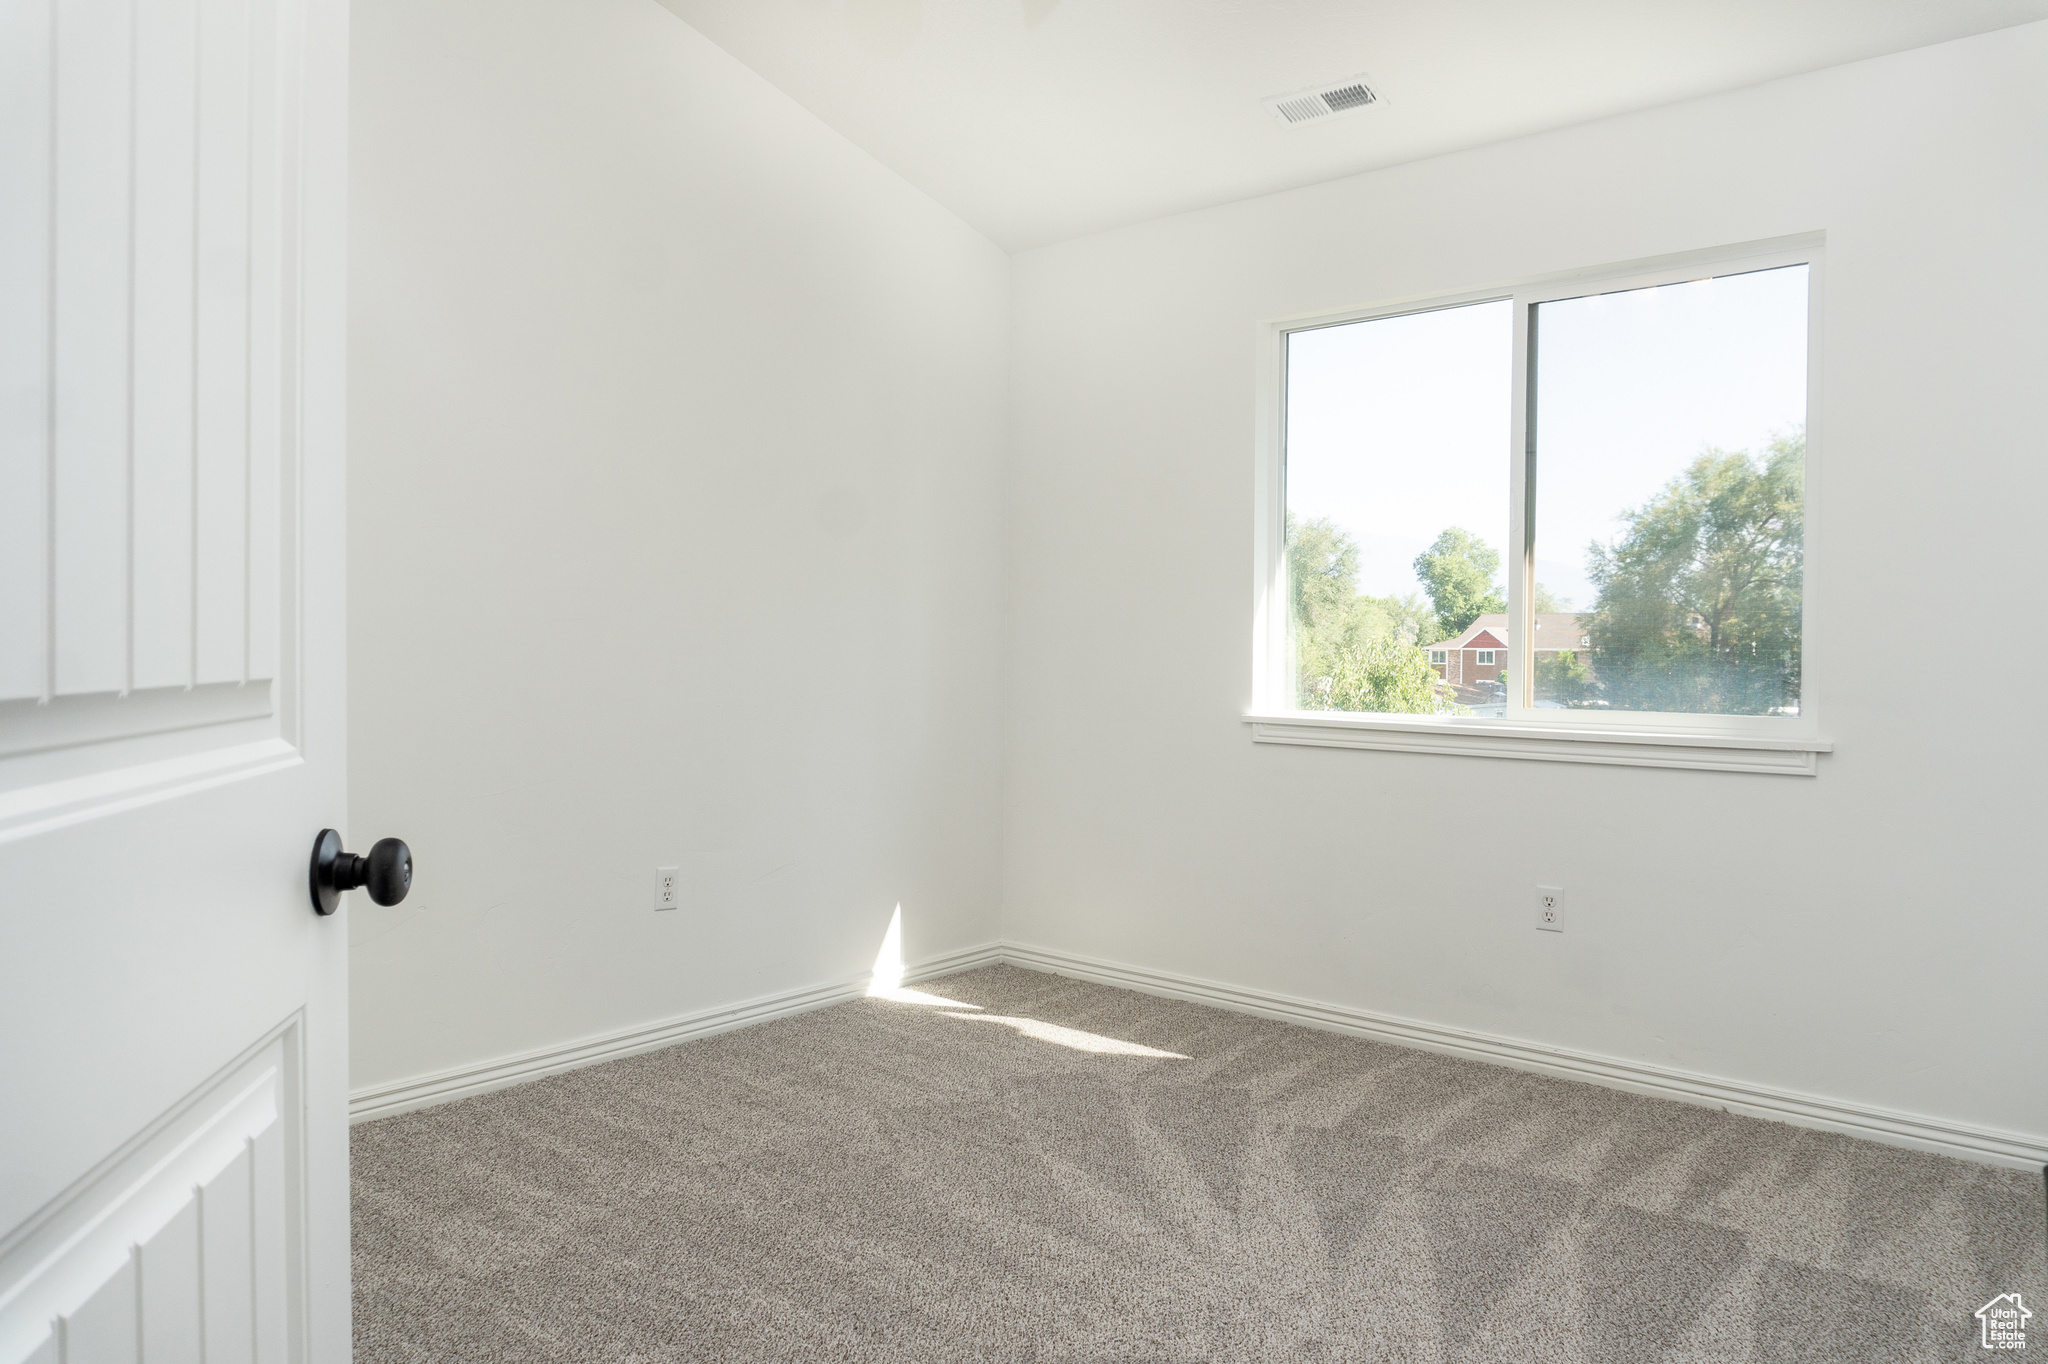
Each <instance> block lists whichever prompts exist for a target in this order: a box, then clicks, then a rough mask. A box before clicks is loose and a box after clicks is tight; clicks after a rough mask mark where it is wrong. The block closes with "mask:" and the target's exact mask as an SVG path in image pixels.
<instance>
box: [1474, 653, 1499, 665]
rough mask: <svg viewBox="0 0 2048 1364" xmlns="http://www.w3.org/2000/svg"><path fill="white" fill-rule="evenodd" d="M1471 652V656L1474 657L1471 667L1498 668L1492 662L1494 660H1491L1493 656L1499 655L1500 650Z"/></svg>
mask: <svg viewBox="0 0 2048 1364" xmlns="http://www.w3.org/2000/svg"><path fill="white" fill-rule="evenodd" d="M1472 652H1473V654H1474V655H1475V657H1474V658H1473V660H1472V666H1473V667H1475V668H1493V667H1498V666H1499V665H1498V664H1497V663H1495V662H1494V658H1493V656H1494V655H1495V654H1497V653H1499V652H1500V650H1498V649H1474V650H1473V651H1472Z"/></svg>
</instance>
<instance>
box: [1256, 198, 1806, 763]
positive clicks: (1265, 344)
mask: <svg viewBox="0 0 2048 1364" xmlns="http://www.w3.org/2000/svg"><path fill="white" fill-rule="evenodd" d="M1825 247H1826V239H1825V234H1823V233H1810V234H1805V235H1801V236H1797V237H1785V238H1778V239H1774V240H1771V241H1764V242H1750V243H1745V244H1741V245H1736V246H1728V247H1718V248H1712V249H1708V250H1700V251H1688V252H1682V253H1677V254H1674V255H1668V256H1660V257H1655V258H1650V259H1645V260H1637V261H1629V262H1623V263H1620V264H1614V265H1603V266H1594V267H1588V268H1585V269H1578V270H1571V271H1566V272H1562V273H1556V274H1549V275H1543V276H1538V277H1534V278H1530V279H1526V280H1522V281H1519V282H1516V283H1512V284H1506V285H1501V286H1498V287H1495V288H1490V289H1472V290H1466V291H1463V292H1459V293H1444V294H1427V295H1416V296H1413V297H1408V298H1401V299H1394V300H1389V301H1386V302H1382V303H1378V304H1374V305H1371V306H1368V307H1363V308H1351V309H1346V310H1344V311H1341V312H1325V313H1317V314H1309V315H1304V316H1298V317H1289V318H1278V319H1271V320H1267V321H1263V322H1261V323H1259V324H1258V328H1257V336H1258V347H1259V349H1258V355H1259V374H1258V389H1257V399H1258V446H1257V451H1256V455H1257V459H1256V463H1257V488H1256V496H1255V499H1254V512H1255V517H1256V523H1255V526H1254V534H1253V552H1254V571H1255V575H1256V576H1255V580H1254V586H1255V598H1254V600H1255V610H1254V619H1253V650H1252V652H1253V679H1252V704H1251V708H1250V709H1249V711H1248V712H1247V713H1246V714H1245V716H1244V719H1245V721H1246V722H1247V723H1248V724H1250V725H1251V726H1252V730H1253V734H1252V737H1253V738H1254V739H1255V740H1257V741H1260V742H1273V743H1302V744H1314V745H1319V746H1326V747H1350V748H1381V749H1389V748H1390V749H1402V750H1411V751H1425V752H1450V753H1467V752H1469V753H1474V754H1482V755H1486V756H1496V757H1528V758H1537V759H1542V760H1548V761H1565V762H1598V763H1621V764H1624V765H1640V766H1673V767H1692V768H1700V767H1705V768H1717V769H1725V770H1737V771H1767V772H1790V773H1794V774H1797V775H1813V774H1814V773H1815V771H1817V768H1818V759H1817V755H1818V754H1820V753H1825V752H1829V751H1832V749H1833V744H1832V742H1830V741H1829V740H1828V739H1826V738H1825V737H1823V731H1822V730H1821V727H1820V723H1821V716H1820V680H1821V673H1822V668H1821V663H1822V659H1821V650H1820V649H1819V648H1817V647H1816V645H1817V643H1818V642H1819V639H1820V636H1818V635H1817V632H1816V631H1815V630H1814V628H1813V623H1814V621H1815V620H1817V619H1818V618H1819V616H1818V613H1817V610H1816V595H1817V591H1816V589H1817V585H1818V583H1819V582H1820V581H1821V574H1820V573H1819V572H1818V571H1817V570H1818V568H1819V566H1820V564H1821V547H1822V545H1821V542H1822V537H1821V497H1820V491H1821V469H1822V455H1823V435H1824V433H1823V430H1822V415H1823V411H1824V405H1823V402H1822V392H1821V375H1822V363H1821V360H1822V343H1823V326H1822V323H1823V316H1822V301H1823V298H1824V296H1825V289H1824V287H1823V281H1824V278H1825V271H1826V264H1825ZM1793 265H1804V266H1806V267H1807V346H1806V462H1805V492H1804V508H1805V531H1804V542H1803V546H1802V556H1803V559H1804V569H1805V571H1804V579H1803V584H1802V592H1801V645H1800V651H1801V676H1800V713H1799V714H1798V715H1797V716H1765V715H1686V714H1676V713H1670V712H1658V711H1574V710H1553V709H1548V708H1544V709H1538V708H1537V707H1536V705H1535V704H1534V699H1533V683H1534V667H1533V662H1534V657H1535V640H1534V634H1535V629H1534V625H1535V619H1534V612H1533V610H1532V605H1531V594H1530V587H1531V583H1532V569H1533V563H1532V549H1533V530H1534V526H1533V522H1534V517H1535V504H1534V502H1533V500H1532V499H1531V498H1530V496H1529V492H1530V484H1531V475H1532V473H1533V472H1534V466H1535V462H1536V458H1537V451H1536V449H1535V447H1534V443H1533V436H1534V430H1535V423H1534V421H1533V420H1532V418H1533V416H1534V412H1535V408H1534V404H1535V399H1536V385H1535V383H1534V382H1533V379H1534V364H1535V361H1536V360H1537V359H1540V348H1536V349H1535V353H1534V354H1533V355H1532V340H1533V339H1535V338H1532V335H1531V319H1532V317H1533V315H1534V309H1535V308H1536V307H1537V306H1538V305H1540V304H1543V303H1551V302H1557V301H1560V300H1564V299H1573V298H1583V297H1587V296H1590V295H1595V294H1604V293H1617V292H1623V291H1628V290H1635V289H1647V288H1655V287H1657V286H1659V285H1665V284H1680V283H1685V282H1687V281H1690V280H1698V279H1706V278H1711V277H1716V276H1723V275H1736V274H1746V273H1750V272H1752V271H1757V270H1771V269H1778V268H1782V267H1785V266H1793ZM1503 300H1507V301H1511V302H1512V303H1513V305H1514V319H1513V325H1514V352H1513V359H1512V361H1511V374H1512V394H1511V401H1510V412H1511V420H1510V428H1511V430H1510V432H1509V439H1508V448H1507V450H1506V451H1505V452H1504V454H1505V456H1506V458H1507V460H1508V471H1509V478H1508V484H1509V487H1508V526H1509V535H1508V545H1507V552H1506V553H1505V554H1504V555H1503V559H1504V563H1505V567H1506V569H1507V589H1508V624H1507V640H1506V643H1507V650H1506V653H1507V659H1506V660H1505V662H1504V663H1503V664H1501V665H1500V666H1505V667H1506V668H1508V670H1509V676H1510V678H1511V679H1513V680H1512V683H1511V689H1510V692H1509V695H1508V696H1507V698H1506V714H1505V715H1504V716H1426V715H1366V714H1354V713H1350V712H1335V711H1305V710H1298V709H1296V708H1295V707H1294V701H1295V697H1294V695H1293V690H1292V678H1291V677H1290V676H1289V675H1288V671H1289V667H1290V664H1291V657H1290V643H1289V636H1288V624H1289V621H1288V610H1287V603H1288V594H1287V547H1286V537H1285V526H1286V514H1287V490H1286V444H1287V431H1286V421H1287V404H1286V393H1287V338H1288V336H1289V335H1290V334H1292V333H1294V332H1298V331H1313V330H1317V329H1320V328H1323V327H1333V326H1343V325H1346V324H1348V323H1353V322H1365V321H1372V320H1376V319H1379V318H1387V317H1401V316H1406V315H1410V314H1414V313H1421V312H1434V311H1437V310H1439V309H1444V308H1455V307H1461V306H1465V305H1468V304H1475V303H1491V302H1500V301H1503ZM1578 647H1579V648H1584V647H1586V646H1585V645H1583V644H1581V645H1579V646H1578Z"/></svg>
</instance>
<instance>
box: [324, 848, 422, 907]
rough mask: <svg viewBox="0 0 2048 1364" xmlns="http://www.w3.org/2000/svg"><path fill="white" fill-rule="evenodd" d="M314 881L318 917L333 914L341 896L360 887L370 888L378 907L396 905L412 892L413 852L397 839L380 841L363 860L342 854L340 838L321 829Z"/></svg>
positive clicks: (372, 897)
mask: <svg viewBox="0 0 2048 1364" xmlns="http://www.w3.org/2000/svg"><path fill="white" fill-rule="evenodd" d="M311 879H312V891H313V912H314V913H315V914H332V913H334V911H335V909H336V908H337V907H338V906H339V905H340V904H341V893H342V892H343V891H345V890H354V889H355V888H356V887H358V886H367V887H368V888H369V891H370V898H371V899H372V900H375V901H376V902H377V903H378V904H380V905H395V904H397V903H398V902H399V901H400V900H403V899H404V898H405V893H406V892H407V891H408V890H411V889H412V849H411V848H408V847H406V846H405V844H404V843H402V842H400V841H399V840H398V839H395V838H380V839H378V840H377V841H376V842H375V843H372V844H371V845H370V855H369V856H368V857H363V856H360V855H358V854H356V853H346V852H343V851H342V850H341V835H340V834H338V833H336V832H335V831H334V830H332V829H322V830H321V831H320V837H318V838H316V839H314V840H313V867H312V871H311Z"/></svg>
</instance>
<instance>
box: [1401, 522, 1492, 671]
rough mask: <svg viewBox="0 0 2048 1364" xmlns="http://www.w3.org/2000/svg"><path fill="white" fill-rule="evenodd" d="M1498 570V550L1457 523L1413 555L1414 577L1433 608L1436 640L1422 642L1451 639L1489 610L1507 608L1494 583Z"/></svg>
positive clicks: (1429, 641)
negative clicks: (1426, 547)
mask: <svg viewBox="0 0 2048 1364" xmlns="http://www.w3.org/2000/svg"><path fill="white" fill-rule="evenodd" d="M1498 572H1500V553H1499V551H1497V550H1495V549H1494V548H1493V546H1491V545H1489V544H1487V543H1486V542H1485V541H1484V540H1482V539H1480V538H1479V537H1478V536H1476V535H1474V534H1473V533H1472V532H1471V531H1469V530H1461V529H1459V528H1458V527H1456V526H1452V527H1451V528H1450V529H1449V530H1446V531H1445V532H1444V533H1443V534H1441V535H1439V536H1437V537H1436V543H1434V544H1432V545H1431V546H1430V547H1429V548H1428V549H1425V550H1424V551H1422V553H1420V554H1418V555H1416V556H1415V576H1416V577H1417V578H1418V579H1419V580H1421V583H1422V585H1423V587H1424V589H1426V590H1427V591H1428V593H1429V600H1430V602H1431V604H1432V605H1434V606H1435V608H1436V636H1435V639H1433V640H1425V641H1424V643H1435V642H1436V641H1437V640H1445V639H1450V638H1452V637H1453V636H1456V635H1458V634H1460V633H1462V632H1463V631H1464V629H1465V627H1466V626H1468V625H1470V624H1471V623H1472V622H1473V621H1475V620H1478V619H1479V618H1480V617H1481V616H1483V615H1486V614H1487V613H1488V612H1491V611H1505V610H1507V609H1508V604H1507V599H1506V598H1504V597H1503V596H1501V594H1500V592H1499V590H1498V589H1496V588H1495V587H1494V585H1493V575H1494V574H1496V573H1498Z"/></svg>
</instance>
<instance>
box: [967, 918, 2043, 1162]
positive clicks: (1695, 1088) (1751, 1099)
mask: <svg viewBox="0 0 2048 1364" xmlns="http://www.w3.org/2000/svg"><path fill="white" fill-rule="evenodd" d="M1001 955H1002V959H1003V960H1004V961H1006V962H1008V963H1010V964H1011V965H1014V966H1022V967H1027V968H1029V969H1031V970H1035V971H1046V972H1050V973H1052V974H1054V975H1062V976H1072V977H1074V978H1075V979H1077V980H1091V981H1095V982H1098V983H1100V984H1103V985H1116V986H1121V987H1123V988H1124V989H1127V990H1142V991H1144V992H1146V993H1148V994H1155V995H1166V996H1168V997H1170V998H1174V999H1186V1000H1192V1001H1194V1002H1196V1003H1200V1004H1210V1005H1214V1006H1216V1007H1217V1008H1223V1009H1234V1010H1237V1011H1239V1012H1241V1013H1250V1014H1258V1015H1260V1016H1261V1017H1264V1018H1277V1019H1281V1020H1283V1021H1285V1022H1288V1023H1300V1024H1304V1025H1306V1026H1308V1027H1311V1028H1323V1029H1327V1030H1329V1031H1333V1032H1343V1033H1351V1034H1354V1035H1356V1036H1359V1037H1370V1038H1373V1039H1375V1040H1377V1041H1381V1042H1392V1043H1395V1044H1397V1045H1399V1046H1404V1047H1419V1048H1422V1049H1423V1050H1426V1051H1437V1052H1446V1053H1449V1054H1451V1055H1454V1056H1465V1057H1470V1058H1472V1059H1474V1060H1479V1061H1491V1062H1493V1063H1494V1064H1496V1065H1505V1066H1513V1067H1515V1068H1516V1069H1519V1070H1533V1071H1538V1072H1541V1073H1542V1074H1545V1075H1556V1076H1561V1077H1563V1078H1565V1079H1568V1080H1587V1081H1591V1082H1592V1083H1594V1084H1601V1085H1607V1086H1610V1087H1612V1088H1614V1089H1626V1090H1630V1091H1633V1092H1634V1093H1637V1094H1649V1095H1654V1096H1655V1097H1657V1098H1660V1099H1676V1100H1678V1101H1680V1102H1682V1103H1690V1104H1700V1105H1703V1106H1705V1107H1708V1108H1721V1109H1726V1110H1727V1111H1729V1112H1731V1113H1743V1114H1747V1115H1749V1116H1750V1117H1756V1118H1767V1119H1770V1120H1772V1121H1775V1122H1786V1123H1793V1124H1796V1125H1798V1126H1801V1127H1815V1128H1819V1129H1821V1130H1822V1131H1827V1132H1841V1133H1844V1134H1846V1135H1848V1136H1852V1137H1862V1138H1864V1139H1866V1140H1869V1141H1880V1142H1884V1143H1886V1144H1887V1145H1892V1146H1905V1147H1911V1148H1913V1149H1915V1150H1920V1151H1933V1152H1937V1153H1938V1154H1941V1155H1944V1156H1955V1157H1957V1158H1959V1159H1962V1160H1973V1161H1977V1162H1980V1163H1982V1164H1987V1165H2003V1166H2008V1167H2011V1168H2014V1169H2025V1170H2040V1169H2041V1168H2042V1167H2043V1166H2044V1165H2048V1138H2043V1137H2037V1136H2027V1135H2024V1134H2022V1133H2018V1132H2001V1131H1998V1130H1995V1129H1992V1128H1984V1127H1973V1126H1971V1125H1969V1124H1967V1123H1958V1122H1950V1121H1947V1120H1945V1119H1940V1118H1927V1117H1922V1116H1919V1115H1918V1114H1913V1113H1898V1112H1893V1111H1891V1110H1889V1109H1883V1108H1872V1107H1869V1106H1867V1105H1864V1104H1855V1103H1847V1102H1844V1101H1842V1100H1839V1099H1826V1098H1821V1097H1819V1096H1817V1095H1813V1094H1800V1093H1796V1092H1794V1091H1791V1090H1784V1089H1774V1088H1771V1087H1769V1086H1767V1085H1754V1084H1747V1083H1744V1082H1742V1081H1738V1080H1725V1079H1721V1078H1719V1077H1717V1076H1712V1075H1697V1074H1693V1073H1691V1072H1689V1071H1682V1070H1675V1069H1672V1068H1670V1067H1666V1066H1657V1065H1650V1064H1647V1063H1644V1062H1641V1061H1624V1060H1620V1059H1618V1058H1616V1057H1612V1056H1600V1055H1596V1054H1594V1053H1591V1052H1582V1051H1572V1050H1568V1049H1567V1048H1564V1047H1553V1046H1547V1045H1545V1044H1544V1043H1541V1042H1527V1041H1524V1040H1522V1039H1520V1038H1516V1037H1501V1036H1497V1035H1494V1034H1491V1033H1481V1032H1471V1031H1468V1030H1466V1029H1463V1028H1450V1027H1444V1026H1442V1025H1440V1024H1436V1023H1423V1022H1419V1021H1417V1020H1415V1019H1411V1018H1396V1017H1392V1016H1390V1015H1387V1014H1376V1013H1370V1012H1368V1011H1366V1010H1364V1009H1353V1008H1349V1007H1346V1006H1344V1005H1340V1004H1322V1003H1318V1002H1317V1001H1315V1000H1308V999H1296V998H1293V997H1291V996H1288V995H1277V994H1270V993H1268V992H1267V991H1264V990H1251V989H1246V988H1244V987H1243V986H1239V985H1225V984H1222V983H1221V982H1218V981H1212V980H1201V979H1198V978H1196V977H1193V976H1181V975H1175V974H1173V973H1171V972H1167V971H1154V970H1150V969H1148V968H1145V967H1139V966H1126V965H1123V964H1121V963H1118V962H1109V961H1100V960H1096V959H1094V958H1090V957H1081V956H1076V955H1074V954H1073V953H1070V952H1057V951H1054V950H1052V949H1050V948H1044V947H1033V946H1029V945H1027V944H1024V943H1015V942H1005V943H1004V944H1003V945H1002V953H1001Z"/></svg>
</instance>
